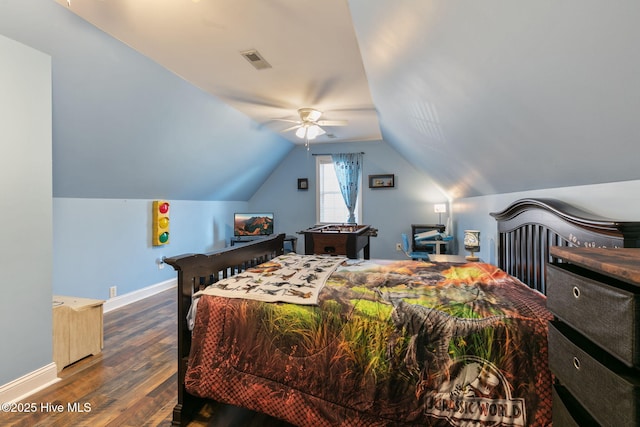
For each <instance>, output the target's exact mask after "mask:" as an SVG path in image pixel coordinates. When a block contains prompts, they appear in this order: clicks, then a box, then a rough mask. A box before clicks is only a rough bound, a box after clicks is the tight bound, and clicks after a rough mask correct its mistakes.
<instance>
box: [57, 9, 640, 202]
mask: <svg viewBox="0 0 640 427" xmlns="http://www.w3.org/2000/svg"><path fill="white" fill-rule="evenodd" d="M56 2H57V3H59V5H60V6H61V7H63V8H65V9H67V10H70V11H71V12H74V13H78V14H79V15H80V16H83V18H84V19H87V21H88V22H91V23H92V24H94V25H96V26H98V27H99V28H101V29H103V30H104V31H106V32H108V33H111V34H113V35H114V36H115V37H116V38H118V39H119V40H122V41H124V42H125V43H126V44H128V45H129V46H131V47H132V48H134V49H136V50H138V51H140V52H142V53H143V54H144V55H146V56H148V57H149V58H151V59H152V60H153V61H155V62H157V63H159V64H161V65H163V66H165V67H166V68H167V69H168V70H170V71H171V72H173V73H175V74H178V75H180V76H181V77H183V78H184V79H185V80H186V81H188V82H189V83H191V84H193V85H195V86H196V87H197V88H199V89H201V90H203V91H206V92H208V93H210V94H213V95H214V96H215V97H217V99H220V100H221V101H222V102H224V103H226V104H227V105H229V106H230V107H232V110H231V111H225V112H224V115H231V116H233V120H231V121H232V122H234V123H235V122H236V121H239V122H242V120H241V119H238V118H237V117H236V115H235V111H240V112H241V113H242V114H246V116H247V117H248V118H249V119H251V120H253V121H255V123H257V124H258V128H257V129H251V130H250V134H245V135H243V137H242V138H238V139H242V140H243V141H244V140H247V139H253V140H254V141H255V140H256V139H260V138H266V139H269V141H270V143H269V145H268V147H276V146H278V147H279V146H283V147H284V148H282V149H277V150H275V151H277V153H275V154H272V156H271V157H270V158H271V159H272V161H277V160H278V159H281V158H282V157H283V156H284V155H286V152H288V150H289V149H290V148H289V146H287V145H286V144H285V145H278V144H279V143H278V142H277V140H278V139H282V138H283V137H284V138H288V139H289V141H291V142H296V143H297V142H299V141H297V140H296V139H295V138H294V137H293V136H291V135H290V134H280V133H279V130H281V129H282V127H281V126H282V123H285V124H286V122H282V123H280V122H279V121H277V120H271V119H273V118H294V117H295V110H296V109H297V108H299V107H305V106H309V107H317V108H319V109H321V110H323V111H325V113H326V115H327V117H326V118H327V119H348V120H349V123H350V126H347V127H344V128H335V129H331V132H330V133H331V134H333V136H334V137H335V138H333V140H376V139H379V137H380V136H381V138H382V139H384V140H385V141H387V142H388V143H389V144H391V145H392V146H393V147H394V148H395V149H396V150H397V151H398V152H399V153H400V154H401V155H403V156H404V157H405V158H406V159H407V160H408V161H410V162H411V163H413V164H414V165H415V166H417V167H418V168H420V169H422V170H424V171H426V172H427V173H428V174H429V175H431V176H432V177H433V178H434V180H435V181H437V182H439V183H440V185H441V187H442V188H444V189H445V191H446V192H447V193H448V194H449V195H450V196H451V198H460V197H470V196H477V195H486V194H496V193H506V192H515V191H525V190H529V189H538V188H552V187H564V186H572V185H582V184H591V183H600V182H613V181H625V180H632V179H640V168H638V166H637V159H638V154H640V148H638V140H639V138H638V137H639V136H640V135H639V134H640V131H639V128H638V111H640V85H639V84H638V83H637V76H639V75H640V55H637V53H636V52H635V50H636V44H637V40H639V39H640V26H637V25H636V23H637V21H638V18H640V2H634V1H625V0H620V1H612V2H606V4H604V3H603V2H602V1H600V0H565V1H562V2H557V1H555V0H535V1H534V0H526V1H521V2H505V1H500V0H483V1H471V0H402V1H389V0H349V1H346V0H323V1H315V2H313V1H306V0H272V1H268V2H266V1H262V0H218V1H215V2H214V1H210V0H199V1H198V0H191V1H189V0H182V1H168V0H139V1H136V2H131V1H125V0H110V1H102V0H70V2H69V4H68V2H67V0H56ZM169 5H171V7H172V8H171V10H170V11H169V13H168V14H167V13H165V12H166V11H164V9H163V8H165V7H169ZM83 9H84V11H83ZM251 48H256V49H258V50H259V51H260V52H261V53H262V54H263V56H265V58H266V59H267V60H268V61H269V62H270V63H271V64H272V65H273V68H272V69H270V70H263V71H255V70H253V69H251V68H249V65H248V64H247V62H246V61H245V59H244V58H242V57H241V56H239V54H238V52H239V51H241V50H245V49H251ZM106 54H108V53H106ZM54 65H55V64H54ZM250 73H251V74H250ZM256 73H258V74H256ZM266 73H270V74H266ZM256 76H259V77H256ZM176 89H179V88H176ZM215 108H216V109H220V108H222V107H220V106H218V105H216V107H215ZM234 132H235V130H234ZM245 132H247V131H246V130H245ZM258 135H261V136H258ZM278 135H280V136H278ZM245 137H246V138H245ZM243 143H244V142H243ZM258 146H259V144H258V145H256V147H258ZM263 146H264V145H263ZM153 148H154V147H153V144H151V143H150V145H149V150H152V149H153ZM272 151H273V150H272ZM134 163H135V162H134ZM127 166H128V167H132V166H133V164H130V165H127ZM270 167H273V165H269V166H267V167H266V168H265V169H263V170H262V173H263V174H264V173H267V171H268V170H270V169H269V168H270ZM124 169H126V168H124ZM254 182H255V181H254ZM248 191H251V188H249V189H248ZM243 196H244V195H243ZM194 197H203V196H202V195H194ZM204 197H223V196H222V195H210V194H209V195H205V196H204Z"/></svg>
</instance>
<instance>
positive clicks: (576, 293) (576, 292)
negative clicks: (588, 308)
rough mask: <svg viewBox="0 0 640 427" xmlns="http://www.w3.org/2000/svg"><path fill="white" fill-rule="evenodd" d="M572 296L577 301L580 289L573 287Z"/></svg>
mask: <svg viewBox="0 0 640 427" xmlns="http://www.w3.org/2000/svg"><path fill="white" fill-rule="evenodd" d="M573 296H574V297H575V298H576V299H577V298H580V289H579V288H578V287H577V286H574V287H573Z"/></svg>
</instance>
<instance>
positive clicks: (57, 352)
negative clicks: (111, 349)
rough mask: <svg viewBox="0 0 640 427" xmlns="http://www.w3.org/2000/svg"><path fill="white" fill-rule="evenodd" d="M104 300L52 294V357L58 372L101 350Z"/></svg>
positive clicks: (102, 343)
mask: <svg viewBox="0 0 640 427" xmlns="http://www.w3.org/2000/svg"><path fill="white" fill-rule="evenodd" d="M103 304H104V301H103V300H95V299H88V298H76V297H66V296H57V295H56V296H54V297H53V361H54V362H55V363H56V365H57V368H58V372H60V371H61V370H62V368H64V367H65V366H68V365H70V364H72V363H74V362H77V361H78V360H80V359H82V358H84V357H87V356H89V355H92V354H98V353H100V352H101V351H102V347H103V345H104V342H103V339H104V338H103V317H102V305H103Z"/></svg>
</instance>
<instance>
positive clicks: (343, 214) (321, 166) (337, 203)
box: [316, 156, 362, 224]
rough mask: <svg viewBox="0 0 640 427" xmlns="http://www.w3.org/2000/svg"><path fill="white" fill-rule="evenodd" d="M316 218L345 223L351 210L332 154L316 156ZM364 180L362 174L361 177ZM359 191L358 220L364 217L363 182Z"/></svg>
mask: <svg viewBox="0 0 640 427" xmlns="http://www.w3.org/2000/svg"><path fill="white" fill-rule="evenodd" d="M316 175H317V179H316V182H317V183H318V185H317V186H316V220H317V222H318V223H319V224H322V223H343V222H347V219H348V218H349V211H348V210H347V206H346V205H345V203H344V199H343V198H342V193H341V192H340V186H339V184H338V178H337V177H336V171H335V169H334V168H333V162H332V161H331V156H317V157H316ZM360 181H362V176H361V177H360ZM359 188H360V190H359V191H358V204H357V207H356V212H355V215H356V222H357V223H360V222H361V218H362V182H360V186H359Z"/></svg>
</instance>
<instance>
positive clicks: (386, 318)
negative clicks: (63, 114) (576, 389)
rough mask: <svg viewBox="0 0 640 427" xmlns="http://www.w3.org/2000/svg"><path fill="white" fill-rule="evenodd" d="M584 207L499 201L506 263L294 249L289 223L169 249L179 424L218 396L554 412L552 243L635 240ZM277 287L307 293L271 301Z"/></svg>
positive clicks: (236, 401)
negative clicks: (255, 235) (205, 248)
mask: <svg viewBox="0 0 640 427" xmlns="http://www.w3.org/2000/svg"><path fill="white" fill-rule="evenodd" d="M578 214H583V213H581V212H578V211H576V210H571V209H569V207H568V206H567V205H564V204H562V203H560V202H557V203H556V202H555V201H550V200H532V199H527V200H524V201H518V202H516V203H514V204H513V205H511V206H510V207H508V208H507V209H505V210H504V211H502V212H497V213H494V214H492V215H493V216H494V217H495V218H496V220H497V222H498V241H499V264H500V267H503V268H498V267H496V266H492V265H489V264H484V263H470V264H464V263H459V264H458V263H431V262H426V263H425V262H421V261H409V260H406V261H404V260H401V261H398V260H347V259H344V260H342V259H339V258H335V257H331V258H332V259H333V260H334V261H336V260H338V261H339V262H334V263H333V264H331V263H330V261H331V260H326V259H324V258H323V257H319V258H318V257H316V256H314V255H310V257H311V258H312V259H307V258H304V256H299V255H297V254H284V251H283V239H284V235H279V236H275V237H272V238H269V239H265V240H260V241H256V242H252V243H250V244H247V245H244V246H242V247H233V248H228V249H224V250H220V251H216V252H212V253H208V254H186V255H181V256H177V257H172V258H168V259H166V260H165V262H166V263H168V264H170V265H171V266H173V267H174V269H175V270H176V271H177V274H178V324H179V326H178V358H179V361H178V404H177V405H176V407H175V409H174V415H173V424H174V425H186V424H187V422H188V420H189V418H190V416H191V414H193V413H194V411H197V409H198V407H199V406H200V405H201V404H202V403H203V402H205V401H208V400H214V401H219V402H224V403H228V404H232V405H237V406H242V407H245V408H248V409H251V410H254V411H258V412H262V413H266V414H269V415H271V416H273V417H276V418H279V419H282V420H285V421H287V422H289V423H291V424H294V425H300V426H336V425H344V426H347V425H348V426H410V425H434V426H440V425H442V426H462V425H482V426H488V425H503V426H525V425H527V426H544V425H549V424H550V423H551V383H552V376H551V373H550V372H549V370H548V366H547V353H546V352H547V345H546V334H547V322H548V320H550V319H551V318H552V317H551V315H550V313H549V312H548V311H547V310H546V307H545V297H544V294H543V291H544V263H545V261H546V259H547V258H548V247H549V246H550V245H555V244H567V245H582V244H586V245H597V246H616V245H619V246H623V245H633V244H636V243H638V237H637V229H636V228H634V227H633V226H632V224H623V223H615V222H611V221H607V220H604V219H598V220H596V219H595V218H593V217H592V218H590V219H589V220H588V221H587V220H585V219H584V218H582V217H581V215H578ZM585 217H586V215H585ZM559 224H562V227H561V229H560V228H559ZM627 225H628V226H627ZM540 230H544V231H540ZM585 233H586V234H585ZM584 236H587V237H588V238H586V237H584ZM634 236H635V237H634ZM530 248H531V249H530ZM325 258H329V257H325ZM314 263H315V264H314ZM329 264H331V266H329ZM300 266H304V267H303V268H301V267H300ZM294 274H297V275H298V276H294ZM316 276H324V277H325V278H326V282H323V284H322V285H318V284H317V283H316V282H314V281H313V280H315V279H316ZM518 277H519V278H518ZM525 283H527V284H526V285H525ZM316 287H318V288H320V289H321V290H319V292H317V294H316V295H315V297H316V298H317V301H316V302H315V303H309V302H308V301H306V299H307V298H311V293H312V292H311V291H312V289H314V288H316ZM532 288H533V289H532ZM285 289H286V290H285ZM227 291H229V292H231V294H229V295H227V294H225V292H227ZM208 292H211V293H208ZM233 293H235V294H238V293H240V294H242V293H246V294H249V293H255V294H258V295H260V296H259V297H256V298H257V299H246V298H238V296H239V295H234V294H233ZM276 294H278V295H279V296H278V297H277V298H281V296H282V295H283V294H286V295H289V296H295V297H298V298H301V300H302V301H301V302H300V303H291V302H285V303H283V302H265V301H264V300H265V299H269V298H271V297H272V296H273V295H276ZM224 295H227V296H224ZM194 296H197V298H194ZM240 296H241V295H240ZM277 298H276V300H275V301H277V300H278V299H277ZM194 300H195V301H197V309H194V305H193V302H194ZM194 315H195V316H194Z"/></svg>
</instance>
